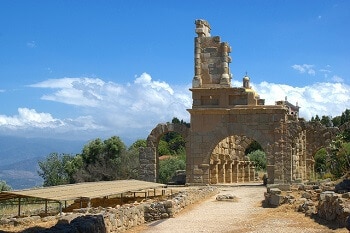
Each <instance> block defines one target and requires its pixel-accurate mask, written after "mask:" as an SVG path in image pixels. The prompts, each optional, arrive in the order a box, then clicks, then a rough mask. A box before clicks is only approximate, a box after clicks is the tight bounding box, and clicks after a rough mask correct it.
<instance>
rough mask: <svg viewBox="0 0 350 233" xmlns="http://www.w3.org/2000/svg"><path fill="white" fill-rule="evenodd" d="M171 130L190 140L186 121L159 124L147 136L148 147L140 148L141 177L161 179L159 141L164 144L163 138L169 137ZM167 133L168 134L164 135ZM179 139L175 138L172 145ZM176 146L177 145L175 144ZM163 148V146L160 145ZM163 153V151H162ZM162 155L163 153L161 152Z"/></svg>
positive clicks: (144, 178)
mask: <svg viewBox="0 0 350 233" xmlns="http://www.w3.org/2000/svg"><path fill="white" fill-rule="evenodd" d="M169 132H176V133H178V134H179V135H181V138H182V139H183V141H184V142H188V134H189V125H188V124H187V123H185V122H180V123H177V122H176V123H166V124H158V125H157V126H156V127H155V128H154V129H153V130H152V131H151V133H150V135H148V137H147V147H144V148H140V150H139V161H140V169H139V179H140V180H144V181H150V182H160V181H159V151H158V145H159V143H161V144H163V142H162V140H161V138H162V137H168V135H166V134H167V133H169ZM164 135H166V136H164ZM177 142H178V141H176V140H175V142H174V143H172V146H175V145H176V143H177ZM185 144H186V145H185V148H186V149H185V151H187V150H188V148H187V146H188V144H187V143H185ZM175 147H176V146H175ZM160 148H162V146H160ZM162 153H163V152H162ZM161 155H162V154H161Z"/></svg>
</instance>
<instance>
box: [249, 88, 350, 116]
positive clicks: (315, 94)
mask: <svg viewBox="0 0 350 233" xmlns="http://www.w3.org/2000/svg"><path fill="white" fill-rule="evenodd" d="M254 88H255V90H256V91H257V92H258V93H259V94H260V97H261V98H263V99H265V101H266V104H274V102H275V101H276V100H284V99H285V97H287V99H288V101H289V102H290V103H292V104H297V103H298V105H299V106H300V107H301V108H300V116H301V117H304V118H305V119H306V120H309V119H310V118H311V117H312V116H315V115H316V114H317V115H319V116H322V115H326V116H333V117H334V116H338V115H340V114H341V113H342V112H343V111H344V110H345V109H347V108H348V109H350V86H349V85H347V84H344V83H339V82H338V83H333V82H323V83H315V84H312V85H310V86H305V87H293V86H289V85H284V84H276V83H267V82H262V83H260V84H254Z"/></svg>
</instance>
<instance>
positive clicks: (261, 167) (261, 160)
mask: <svg viewBox="0 0 350 233" xmlns="http://www.w3.org/2000/svg"><path fill="white" fill-rule="evenodd" d="M248 157H249V159H250V161H253V162H254V163H255V170H256V171H266V154H265V152H264V151H262V150H255V151H253V152H251V153H249V154H248Z"/></svg>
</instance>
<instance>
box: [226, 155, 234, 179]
mask: <svg viewBox="0 0 350 233" xmlns="http://www.w3.org/2000/svg"><path fill="white" fill-rule="evenodd" d="M232 162H233V161H232V160H231V161H230V160H229V161H227V163H226V177H225V182H226V183H232Z"/></svg>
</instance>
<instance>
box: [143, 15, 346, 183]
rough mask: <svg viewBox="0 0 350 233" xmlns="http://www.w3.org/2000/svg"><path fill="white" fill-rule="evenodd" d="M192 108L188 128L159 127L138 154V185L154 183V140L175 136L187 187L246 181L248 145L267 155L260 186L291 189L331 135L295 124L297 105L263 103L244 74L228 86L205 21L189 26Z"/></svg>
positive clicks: (224, 46)
mask: <svg viewBox="0 0 350 233" xmlns="http://www.w3.org/2000/svg"><path fill="white" fill-rule="evenodd" d="M195 25H196V29H195V32H196V34H197V37H195V45H194V47H195V49H194V77H193V80H192V88H191V89H190V91H191V92H192V99H193V104H192V108H191V109H188V112H189V113H190V117H191V122H190V128H187V127H186V126H184V125H176V124H159V125H158V126H157V127H156V128H155V129H154V130H152V132H151V134H150V135H149V137H148V139H147V142H148V145H147V148H143V149H141V151H140V164H141V167H140V174H141V175H140V179H142V180H146V181H153V182H157V181H158V166H159V165H158V164H159V162H158V155H157V146H158V142H159V139H160V137H161V136H162V135H163V134H165V133H167V132H170V131H175V132H179V133H180V134H181V135H182V136H183V137H184V138H185V140H186V158H187V161H186V181H187V184H193V185H199V184H214V183H236V182H249V181H252V180H254V164H253V163H252V162H250V161H249V160H248V159H247V158H246V156H245V154H244V151H245V149H246V148H247V147H248V146H249V144H250V143H251V142H252V141H256V142H258V143H259V144H260V145H261V146H262V148H263V150H264V151H265V153H266V156H267V175H268V183H291V182H294V181H301V180H308V179H310V178H312V177H313V176H314V172H315V171H314V168H313V167H314V159H313V156H314V154H315V153H316V151H317V150H318V149H320V148H321V147H325V146H326V145H327V143H328V142H329V141H330V140H331V139H332V138H333V137H334V136H335V134H336V133H337V132H339V129H337V128H326V127H324V126H322V125H321V124H319V123H308V122H306V121H305V120H303V119H301V118H299V107H298V106H297V105H296V106H295V105H293V104H291V103H289V102H288V101H287V99H285V100H280V101H276V103H275V105H265V100H264V99H261V98H260V96H259V95H258V94H257V93H256V92H255V91H254V90H253V89H252V87H251V85H250V78H249V77H248V76H247V75H245V76H244V77H243V79H242V86H241V87H232V86H231V79H232V74H231V73H230V68H229V64H230V63H231V57H230V56H229V54H230V52H231V47H230V46H229V44H228V43H226V42H221V39H220V37H219V36H211V35H210V30H211V28H210V25H209V23H208V22H207V21H205V20H196V21H195Z"/></svg>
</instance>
